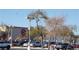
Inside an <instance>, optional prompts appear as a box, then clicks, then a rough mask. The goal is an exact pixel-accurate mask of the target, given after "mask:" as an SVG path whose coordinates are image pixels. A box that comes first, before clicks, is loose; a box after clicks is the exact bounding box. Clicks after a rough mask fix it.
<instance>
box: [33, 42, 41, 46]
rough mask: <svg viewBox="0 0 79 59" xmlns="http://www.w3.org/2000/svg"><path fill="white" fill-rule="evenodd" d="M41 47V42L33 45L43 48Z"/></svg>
mask: <svg viewBox="0 0 79 59" xmlns="http://www.w3.org/2000/svg"><path fill="white" fill-rule="evenodd" d="M41 46H42V44H41V42H34V43H33V47H41Z"/></svg>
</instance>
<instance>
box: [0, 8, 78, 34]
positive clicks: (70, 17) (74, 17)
mask: <svg viewBox="0 0 79 59" xmlns="http://www.w3.org/2000/svg"><path fill="white" fill-rule="evenodd" d="M32 11H33V9H0V24H1V23H4V24H7V25H13V26H20V27H22V26H23V27H28V26H29V23H28V20H27V19H25V17H27V15H28V14H29V13H30V12H32ZM45 11H46V12H47V13H46V14H47V15H48V16H49V17H54V16H64V17H65V24H67V25H77V26H79V24H78V23H79V9H45ZM40 24H42V25H44V24H43V21H41V22H40ZM31 25H32V26H36V23H35V21H32V22H31ZM76 34H79V32H77V33H76Z"/></svg>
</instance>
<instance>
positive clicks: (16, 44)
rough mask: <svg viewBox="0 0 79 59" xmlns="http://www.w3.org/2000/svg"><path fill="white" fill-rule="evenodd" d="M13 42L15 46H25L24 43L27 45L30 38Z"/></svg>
mask: <svg viewBox="0 0 79 59" xmlns="http://www.w3.org/2000/svg"><path fill="white" fill-rule="evenodd" d="M12 43H13V46H23V45H26V43H28V40H26V39H22V40H13V41H12Z"/></svg>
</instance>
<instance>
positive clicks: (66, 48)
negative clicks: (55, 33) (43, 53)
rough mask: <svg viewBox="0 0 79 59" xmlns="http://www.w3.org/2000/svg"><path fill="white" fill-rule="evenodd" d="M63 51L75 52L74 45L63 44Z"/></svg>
mask: <svg viewBox="0 0 79 59" xmlns="http://www.w3.org/2000/svg"><path fill="white" fill-rule="evenodd" d="M61 49H62V50H74V47H73V45H71V44H68V43H63V44H62V48H61Z"/></svg>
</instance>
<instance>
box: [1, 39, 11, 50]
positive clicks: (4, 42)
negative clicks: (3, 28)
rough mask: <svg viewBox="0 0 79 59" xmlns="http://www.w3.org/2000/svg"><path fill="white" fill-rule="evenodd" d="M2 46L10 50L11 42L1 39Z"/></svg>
mask: <svg viewBox="0 0 79 59" xmlns="http://www.w3.org/2000/svg"><path fill="white" fill-rule="evenodd" d="M0 48H1V49H2V50H3V49H5V48H6V49H7V50H9V49H10V48H11V44H10V42H9V41H6V40H0Z"/></svg>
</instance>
